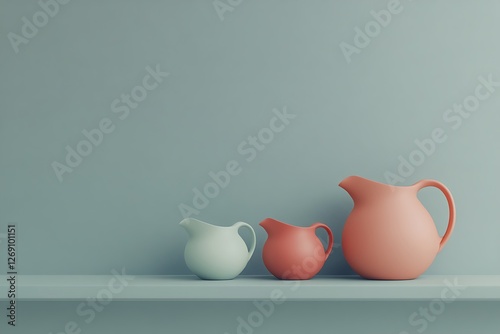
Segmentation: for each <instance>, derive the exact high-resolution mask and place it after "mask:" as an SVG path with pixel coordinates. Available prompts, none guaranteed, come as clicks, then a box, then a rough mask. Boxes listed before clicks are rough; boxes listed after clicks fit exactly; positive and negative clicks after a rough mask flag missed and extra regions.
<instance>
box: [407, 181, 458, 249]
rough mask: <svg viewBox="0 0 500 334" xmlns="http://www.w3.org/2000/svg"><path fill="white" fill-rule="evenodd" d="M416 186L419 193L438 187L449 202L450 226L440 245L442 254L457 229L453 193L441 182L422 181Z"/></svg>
mask: <svg viewBox="0 0 500 334" xmlns="http://www.w3.org/2000/svg"><path fill="white" fill-rule="evenodd" d="M415 185H416V186H417V187H418V189H417V191H419V190H421V189H423V188H425V187H436V188H438V189H439V190H441V191H442V192H443V194H444V196H445V197H446V201H448V207H449V210H450V213H449V218H448V226H447V227H446V232H444V235H443V237H442V238H441V242H440V243H439V250H438V252H440V251H441V249H442V248H443V247H444V245H445V244H446V242H447V241H448V239H449V237H450V235H451V232H453V228H454V227H455V218H456V211H455V201H454V200H453V196H452V195H451V192H450V191H449V190H448V188H446V186H445V185H444V184H442V183H441V182H439V181H436V180H421V181H419V182H417V183H416V184H415Z"/></svg>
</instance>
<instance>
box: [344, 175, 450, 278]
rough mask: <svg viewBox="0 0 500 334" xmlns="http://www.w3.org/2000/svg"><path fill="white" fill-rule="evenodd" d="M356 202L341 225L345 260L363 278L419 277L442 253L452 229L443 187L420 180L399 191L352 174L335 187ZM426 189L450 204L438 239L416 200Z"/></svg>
mask: <svg viewBox="0 0 500 334" xmlns="http://www.w3.org/2000/svg"><path fill="white" fill-rule="evenodd" d="M339 186H340V187H342V188H344V189H345V190H346V191H347V192H348V193H349V195H350V196H351V197H352V199H353V201H354V208H353V210H352V212H351V213H350V215H349V217H348V218H347V221H346V223H345V225H344V230H343V233H342V249H343V251H344V256H345V258H346V260H347V262H348V263H349V265H350V266H351V268H352V269H353V270H354V271H355V272H357V273H358V274H359V275H360V276H362V277H364V278H367V279H386V280H406V279H414V278H417V277H418V276H420V275H421V274H422V273H423V272H425V271H426V270H427V268H428V267H429V266H430V265H431V263H432V262H433V261H434V258H435V257H436V255H437V253H438V252H439V251H441V249H443V247H444V245H445V244H446V242H447V241H448V238H449V237H450V235H451V233H452V231H453V228H454V226H455V203H454V201H453V197H452V195H451V193H450V191H449V190H448V188H446V186H444V185H443V184H442V183H440V182H438V181H435V180H422V181H419V182H417V183H415V184H414V185H412V186H407V187H398V186H392V185H386V184H382V183H378V182H374V181H370V180H367V179H364V178H362V177H359V176H350V177H348V178H346V179H344V180H343V181H342V182H340V184H339ZM425 187H436V188H438V189H439V190H441V191H442V192H443V193H444V195H445V197H446V200H447V202H448V206H449V220H448V227H447V229H446V232H445V233H444V235H443V237H440V236H439V234H438V232H437V229H436V226H435V224H434V221H433V220H432V217H431V215H430V214H429V212H427V210H426V209H425V207H424V206H423V205H422V203H421V202H420V201H419V200H418V197H417V193H418V191H419V190H421V189H422V188H425Z"/></svg>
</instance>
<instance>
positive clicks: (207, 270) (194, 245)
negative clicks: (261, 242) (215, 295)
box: [180, 218, 256, 280]
mask: <svg viewBox="0 0 500 334" xmlns="http://www.w3.org/2000/svg"><path fill="white" fill-rule="evenodd" d="M180 225H181V226H182V227H184V228H185V229H186V231H187V232H188V234H189V240H188V242H187V244H186V248H185V250H184V259H185V260H186V265H187V266H188V268H189V270H191V271H192V272H193V274H195V275H196V276H198V277H199V278H201V279H211V280H224V279H233V278H235V277H236V276H238V275H239V274H240V273H241V272H242V271H243V269H245V267H246V265H247V263H248V261H249V260H250V258H251V257H252V254H253V252H254V250H255V244H256V238H255V231H254V230H253V228H252V226H250V225H249V224H247V223H243V222H238V223H235V224H234V225H232V226H228V227H225V226H215V225H211V224H208V223H205V222H202V221H200V220H197V219H194V218H186V219H184V220H183V221H181V223H180ZM241 227H246V228H248V229H249V230H250V231H251V232H252V236H253V238H252V244H251V246H250V250H248V248H247V245H246V244H245V241H243V239H242V238H241V236H240V235H239V234H238V230H239V229H240V228H241Z"/></svg>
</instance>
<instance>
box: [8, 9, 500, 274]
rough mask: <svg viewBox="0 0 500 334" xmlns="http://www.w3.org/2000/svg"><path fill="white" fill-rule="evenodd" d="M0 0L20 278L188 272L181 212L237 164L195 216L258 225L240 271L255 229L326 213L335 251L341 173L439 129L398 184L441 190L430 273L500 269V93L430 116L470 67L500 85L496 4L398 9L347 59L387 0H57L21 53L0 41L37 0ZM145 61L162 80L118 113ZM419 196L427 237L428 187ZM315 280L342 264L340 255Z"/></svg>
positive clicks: (386, 163) (465, 85) (393, 166)
mask: <svg viewBox="0 0 500 334" xmlns="http://www.w3.org/2000/svg"><path fill="white" fill-rule="evenodd" d="M0 6H1V10H0V27H1V32H2V38H1V40H0V59H1V62H0V78H1V79H0V97H1V98H0V168H1V173H0V187H1V189H2V191H1V192H0V222H1V223H2V224H3V225H2V226H5V225H6V224H7V223H9V222H16V223H17V224H18V226H19V236H18V238H19V253H20V255H19V259H20V271H21V272H22V273H23V274H107V273H109V272H110V270H111V269H112V268H122V267H125V268H126V269H127V271H128V272H129V273H132V274H184V273H188V271H187V268H186V266H185V264H184V262H183V258H182V252H183V247H184V244H185V242H186V240H187V235H186V234H185V232H184V231H183V230H182V229H181V228H180V227H179V226H178V222H179V221H180V220H181V219H182V215H181V213H180V211H179V205H180V204H182V203H184V204H189V205H192V203H191V202H192V200H193V194H194V193H193V189H194V188H199V189H201V188H202V187H203V186H204V185H205V184H206V183H207V182H209V181H210V180H211V179H210V176H209V172H211V171H213V172H216V171H219V170H222V169H224V168H225V166H226V164H227V163H228V162H229V161H232V160H235V161H237V162H238V163H239V164H240V167H241V172H240V173H239V174H238V175H236V176H233V177H232V179H231V181H230V183H229V184H228V186H227V187H226V188H224V189H222V190H221V191H220V194H219V195H218V196H216V197H215V198H213V199H210V203H209V205H208V206H207V207H206V208H204V209H202V210H200V213H199V214H198V215H194V217H196V218H199V219H202V220H205V221H208V222H211V223H215V224H221V225H229V224H232V223H234V222H236V221H239V220H242V221H245V222H248V223H250V224H251V225H252V226H254V228H255V229H256V232H257V237H258V245H257V251H256V253H255V255H254V257H253V258H252V260H251V261H250V263H249V266H248V267H247V269H246V270H245V272H244V273H246V274H263V273H266V270H265V268H264V266H263V264H262V260H261V254H260V250H261V248H262V245H263V243H264V241H265V238H266V235H265V232H264V231H263V230H262V228H260V227H259V226H258V223H259V222H260V220H262V219H263V218H265V217H267V216H272V217H274V218H277V219H280V220H283V221H286V222H289V223H292V224H297V225H309V224H311V223H313V222H316V221H322V222H325V223H326V224H328V225H329V226H330V227H331V228H332V229H333V231H334V234H335V236H336V242H340V238H341V234H342V226H343V223H344V221H345V219H346V217H347V215H348V214H349V211H350V210H351V208H352V202H351V199H350V198H349V196H348V195H347V193H345V192H344V191H343V190H342V189H341V188H339V187H338V186H337V184H338V182H339V181H340V180H342V179H343V178H344V177H346V176H348V175H351V174H358V175H362V176H365V177H368V178H371V179H374V180H378V181H381V182H386V180H385V174H386V172H388V171H389V172H394V173H397V168H398V164H399V161H398V157H399V156H400V155H402V156H403V157H404V158H406V159H408V158H409V155H410V154H411V152H412V151H414V150H415V149H416V148H417V146H416V144H415V143H414V141H415V140H423V139H424V138H428V137H429V136H431V132H432V131H433V129H435V128H441V129H443V131H444V132H445V135H446V138H447V139H446V141H445V142H444V143H439V144H437V149H436V151H435V153H433V154H432V155H430V156H427V157H425V161H424V163H423V164H422V165H421V166H419V167H417V168H416V169H415V171H414V172H413V173H411V175H410V176H409V177H405V178H404V179H405V180H404V182H402V184H412V183H414V182H415V181H417V180H419V179H422V178H434V179H438V180H441V181H442V182H444V183H445V184H446V185H447V186H448V187H449V188H450V189H451V191H452V192H453V194H454V196H455V199H456V203H457V217H458V218H457V223H456V229H455V232H454V233H453V235H452V237H451V239H450V241H449V243H448V244H447V246H446V247H445V249H444V250H443V252H441V253H440V254H439V256H438V257H437V259H436V261H435V263H434V264H433V266H432V267H431V268H430V269H429V270H428V272H427V273H429V274H437V273H441V274H500V265H499V263H500V244H499V243H498V235H499V234H500V224H498V219H496V217H497V207H498V206H497V203H496V202H497V199H498V186H499V183H498V170H500V168H499V167H500V159H499V151H498V142H499V140H500V132H499V131H498V124H500V113H499V112H498V111H499V108H500V90H499V91H494V92H492V93H491V96H489V97H488V98H486V99H485V100H484V101H480V106H479V108H478V109H477V111H475V112H473V113H472V114H471V116H470V117H468V118H463V120H462V123H461V124H460V126H458V127H457V125H458V122H459V121H458V119H457V115H458V114H456V113H453V114H450V113H447V112H446V110H447V109H448V108H451V107H453V104H455V103H462V102H463V101H464V99H466V98H467V97H468V96H469V95H471V94H474V92H475V88H476V86H477V85H478V84H480V81H479V80H478V78H479V77H480V76H483V78H488V76H489V75H491V76H492V78H493V80H496V81H500V71H499V59H500V47H499V46H498V43H497V42H496V41H497V40H498V34H497V32H498V30H499V29H500V22H499V20H498V11H499V10H500V4H498V3H496V2H493V1H481V2H472V1H466V0H463V1H453V2H451V1H444V2H438V3H436V2H430V1H413V2H411V1H407V0H401V4H400V6H399V7H398V13H397V14H392V19H391V22H390V23H389V24H388V25H387V26H386V27H384V28H382V29H381V31H380V33H379V34H378V36H376V37H374V38H372V40H371V42H370V43H369V45H368V46H366V47H364V48H359V50H358V51H357V52H358V53H353V54H352V55H351V57H350V58H351V59H350V63H349V62H348V61H347V59H346V57H345V56H344V54H343V52H342V48H341V45H344V47H345V44H341V43H342V42H345V43H348V44H350V45H354V46H355V43H354V39H355V34H356V33H355V28H356V27H361V28H362V29H364V26H365V24H366V23H368V22H370V21H372V20H373V17H372V15H371V14H370V11H371V10H375V11H380V10H382V9H384V8H387V6H388V2H387V1H357V2H355V3H354V2H349V1H243V2H241V4H240V5H238V6H236V7H234V8H233V11H227V12H225V13H224V14H222V15H223V18H224V20H220V18H219V16H218V14H217V12H216V10H215V9H214V5H213V3H212V2H211V1H186V2H182V1H141V2H139V1H105V2H98V1H91V2H88V1H87V2H85V1H71V2H69V3H68V4H65V5H60V8H59V12H58V13H57V14H55V15H54V17H51V18H49V20H48V23H47V24H46V25H45V26H43V27H41V28H39V31H38V32H37V34H36V35H35V36H34V37H32V38H31V39H28V43H21V44H19V45H18V49H19V50H18V51H19V52H18V53H16V52H15V48H13V46H12V45H13V43H11V41H10V40H9V38H11V39H12V38H14V37H12V36H13V35H12V34H10V33H15V34H17V35H19V36H22V27H23V24H24V23H23V20H22V18H23V17H26V18H27V19H28V20H29V21H31V22H33V15H34V14H36V13H37V12H38V11H40V6H39V4H38V3H37V2H36V1H23V2H12V1H2V2H1V4H0ZM37 19H40V18H37ZM41 19H43V17H42V18H41ZM17 40H18V39H17ZM358 42H359V41H358ZM361 42H363V41H361ZM365 43H366V41H365ZM358 44H359V43H358ZM350 50H351V51H352V50H353V49H352V48H351V49H350ZM148 66H149V70H148V69H147V68H148ZM156 67H158V68H159V70H160V71H162V72H168V73H169V75H168V76H167V75H166V74H165V75H160V76H159V79H158V81H160V82H159V84H158V85H157V86H155V88H154V89H152V90H151V91H148V95H147V97H146V98H145V100H144V101H142V102H140V103H139V104H138V106H137V107H136V108H135V109H132V108H131V107H130V108H129V109H130V113H128V114H127V110H126V109H127V107H125V105H126V104H125V103H124V102H121V101H120V99H121V95H122V94H130V93H131V91H132V90H133V89H134V87H136V86H138V85H143V78H144V77H145V76H146V75H148V73H149V72H150V71H153V70H154V69H155V68H156ZM146 84H147V85H149V86H151V85H154V80H150V81H147V82H146ZM136 93H137V94H138V93H140V90H136ZM115 99H118V102H116V101H115ZM284 108H286V110H287V111H288V112H289V113H291V114H293V115H295V116H296V117H295V118H293V119H290V122H289V124H287V125H286V126H285V127H284V130H283V131H281V132H279V133H276V134H275V135H274V138H273V140H272V141H270V143H268V144H267V145H266V146H265V149H263V150H262V151H258V152H257V155H256V156H255V159H253V160H252V161H250V162H249V161H247V158H248V159H249V158H250V157H251V156H252V153H251V152H250V151H249V147H250V146H249V145H250V144H249V143H246V144H245V143H244V141H248V139H247V138H248V136H251V135H255V134H258V133H259V131H261V129H263V128H264V127H268V126H269V122H270V120H271V119H272V118H273V117H274V114H273V109H277V110H281V111H283V110H284ZM443 117H445V118H446V119H445V118H443ZM103 119H104V121H103ZM106 119H108V120H107V121H106ZM100 122H104V129H107V130H108V132H110V131H111V132H110V133H107V134H104V138H103V140H102V143H101V144H99V145H98V146H95V147H93V151H92V153H90V154H89V155H88V156H87V157H84V158H83V161H82V162H81V163H80V164H79V165H78V166H77V167H75V168H74V170H73V171H72V172H71V173H65V174H63V175H62V182H60V180H59V179H58V177H57V176H56V173H55V172H54V169H53V166H52V164H53V163H54V162H55V161H56V162H59V163H64V164H66V163H65V157H66V154H67V153H66V152H67V151H66V149H65V147H66V146H67V145H69V146H70V147H71V148H73V149H76V146H77V145H78V143H79V142H80V141H81V140H83V139H85V137H84V135H83V134H82V131H83V130H88V131H90V130H92V129H94V128H97V127H99V125H100ZM101 126H102V124H101ZM454 127H457V128H456V129H454ZM111 129H112V130H111ZM240 145H243V146H240ZM238 147H240V149H239V150H238ZM242 152H246V153H243V154H242ZM421 198H422V201H423V202H424V203H425V205H426V206H427V208H428V209H429V211H430V212H431V213H432V214H433V216H434V218H435V220H436V223H437V225H438V228H439V230H440V231H441V232H443V231H444V229H445V221H446V220H447V208H446V204H445V200H444V198H443V197H442V195H441V194H440V193H439V192H438V191H437V190H436V191H432V190H426V191H423V192H422V196H421ZM0 232H2V233H4V231H0ZM245 237H246V236H245ZM2 261H3V260H2ZM322 273H324V274H345V273H351V271H350V269H349V268H348V266H347V264H346V263H345V261H344V260H343V257H342V252H341V249H340V248H338V247H337V248H335V249H334V252H333V255H332V258H331V259H330V260H329V261H328V262H327V264H326V265H325V268H324V269H323V271H322Z"/></svg>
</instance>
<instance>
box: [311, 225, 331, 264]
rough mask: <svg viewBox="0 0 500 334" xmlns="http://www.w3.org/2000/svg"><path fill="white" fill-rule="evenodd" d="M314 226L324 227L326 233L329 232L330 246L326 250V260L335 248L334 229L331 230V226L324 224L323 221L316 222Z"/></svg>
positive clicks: (316, 227) (315, 227)
mask: <svg viewBox="0 0 500 334" xmlns="http://www.w3.org/2000/svg"><path fill="white" fill-rule="evenodd" d="M311 227H312V228H314V229H315V230H317V229H318V228H323V229H324V230H325V231H326V233H328V247H327V248H326V251H325V260H326V259H327V258H328V256H330V253H331V252H332V249H333V233H332V230H330V228H329V227H328V226H327V225H325V224H323V223H314V224H312V225H311Z"/></svg>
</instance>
